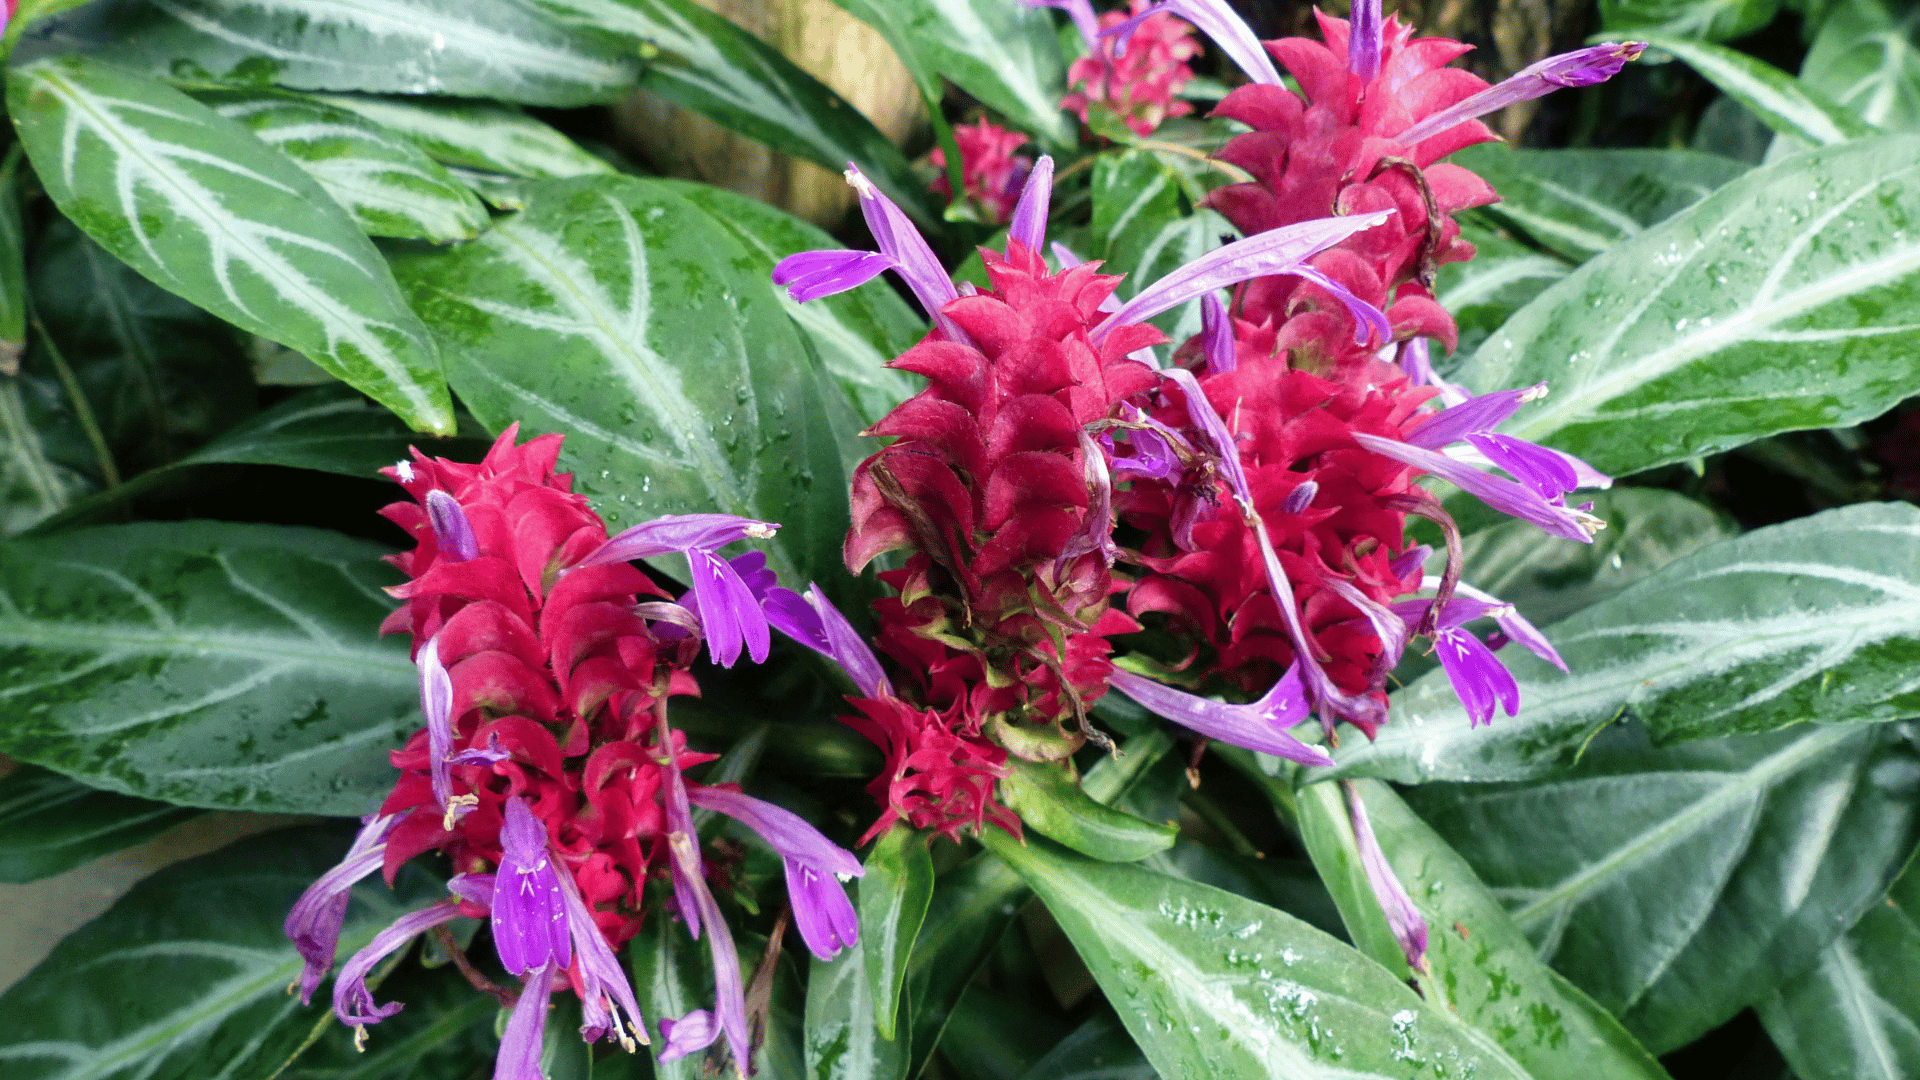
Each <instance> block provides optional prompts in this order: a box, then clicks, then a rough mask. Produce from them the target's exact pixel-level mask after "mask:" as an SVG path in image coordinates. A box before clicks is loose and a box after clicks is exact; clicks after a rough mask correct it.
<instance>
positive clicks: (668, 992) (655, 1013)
mask: <svg viewBox="0 0 1920 1080" xmlns="http://www.w3.org/2000/svg"><path fill="white" fill-rule="evenodd" d="M650 900H651V902H650V903H649V904H648V907H649V909H650V910H651V912H652V918H650V919H649V920H648V921H647V924H646V925H645V926H644V927H642V928H641V930H640V934H639V936H637V937H635V938H634V939H633V942H632V944H630V945H629V946H628V947H627V965H628V968H629V969H630V970H631V972H632V974H633V988H634V994H635V996H636V997H638V998H639V999H640V1013H641V1015H642V1016H643V1017H645V1021H646V1024H647V1035H648V1037H649V1038H650V1039H651V1040H652V1046H653V1050H652V1051H651V1052H652V1053H655V1054H657V1053H658V1049H659V1048H660V1047H662V1046H665V1045H666V1041H667V1036H666V1033H665V1032H664V1031H662V1030H660V1021H662V1020H678V1019H680V1018H681V1017H683V1016H685V1015H687V1014H688V1013H690V1012H692V1011H693V1010H695V1009H707V1010H709V1011H711V1010H712V1009H713V964H712V961H711V959H710V958H709V953H708V949H707V943H706V942H704V941H695V940H693V938H691V937H689V936H688V935H687V930H686V927H685V925H683V924H682V923H680V922H678V921H676V920H675V919H672V918H670V917H668V915H667V895H666V893H665V892H664V891H660V890H655V891H654V893H653V895H652V896H651V898H650ZM703 1057H704V1055H701V1054H690V1055H688V1056H686V1057H683V1058H679V1059H677V1060H674V1061H660V1060H658V1059H657V1057H656V1059H655V1061H654V1063H653V1067H654V1070H655V1075H657V1076H658V1077H659V1078H660V1080H700V1078H701V1076H702V1070H701V1061H702V1058H703Z"/></svg>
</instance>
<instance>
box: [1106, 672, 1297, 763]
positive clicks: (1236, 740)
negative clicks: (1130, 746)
mask: <svg viewBox="0 0 1920 1080" xmlns="http://www.w3.org/2000/svg"><path fill="white" fill-rule="evenodd" d="M1108 682H1109V683H1110V684H1111V685H1112V686H1113V687H1114V688H1115V689H1117V690H1119V691H1120V692H1121V693H1123V694H1125V695H1127V696H1128V697H1130V698H1132V699H1133V700H1135V701H1137V702H1139V703H1140V704H1141V705H1143V706H1145V707H1146V708H1148V709H1150V710H1152V711H1153V712H1154V713H1156V714H1158V715H1160V716H1163V717H1166V718H1167V719H1168V720H1171V721H1173V722H1174V723H1176V724H1179V725H1180V726H1182V727H1185V728H1190V729H1192V730H1193V731H1195V732H1197V733H1199V734H1201V735H1204V736H1206V737H1207V738H1209V739H1218V740H1220V741H1221V742H1224V743H1232V744H1233V745H1235V746H1243V747H1246V748H1247V749H1248V750H1258V751H1259V752H1261V753H1263V754H1272V755H1273V756H1275V757H1283V758H1286V759H1287V760H1288V761H1297V762H1299V763H1300V764H1302V765H1331V764H1333V758H1331V757H1328V756H1327V752H1326V751H1325V750H1322V749H1320V748H1319V747H1317V746H1309V745H1308V744H1306V743H1303V742H1301V741H1300V740H1299V739H1296V738H1294V737H1293V736H1292V735H1291V734H1289V733H1288V731H1287V729H1288V728H1290V727H1292V726H1293V725H1295V724H1297V723H1299V722H1300V721H1302V720H1304V719H1306V716H1307V696H1306V694H1305V693H1304V692H1303V691H1302V689H1301V685H1300V665H1298V664H1295V665H1294V666H1293V667H1290V668H1288V669H1287V673H1286V674H1285V675H1283V676H1281V677H1280V681H1279V682H1277V683H1275V684H1274V685H1273V689H1271V690H1268V691H1267V692H1266V694H1264V695H1263V696H1262V697H1261V698H1260V700H1258V701H1255V702H1252V703H1250V704H1246V705H1229V704H1227V703H1225V702H1220V701H1212V700H1209V699H1207V698H1203V697H1198V696H1196V695H1193V694H1189V693H1186V692H1185V691H1181V690H1175V689H1174V688H1173V687H1171V686H1162V685H1161V684H1159V683H1157V682H1154V681H1153V680H1152V679H1149V678H1146V677H1145V676H1141V675H1135V674H1134V673H1133V672H1131V671H1126V670H1124V669H1121V668H1115V669H1114V670H1113V674H1111V675H1110V676H1108Z"/></svg>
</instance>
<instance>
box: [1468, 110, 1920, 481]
mask: <svg viewBox="0 0 1920 1080" xmlns="http://www.w3.org/2000/svg"><path fill="white" fill-rule="evenodd" d="M1916 226H1920V138H1915V137H1912V136H1892V135H1887V136H1879V137H1877V138H1873V139H1865V140H1860V141H1857V142H1853V143H1849V144H1846V145H1842V146H1833V147H1827V148H1824V149H1821V150H1817V151H1813V152H1810V153H1807V154H1802V155H1796V156H1793V157H1789V158H1787V159H1786V160H1783V161H1781V162H1779V163H1778V164H1775V165H1773V166H1770V167H1767V168H1761V169H1755V170H1753V171H1751V172H1749V173H1746V174H1745V175H1743V176H1741V177H1739V178H1738V179H1736V180H1734V181H1733V182H1732V183H1730V184H1728V185H1726V186H1725V187H1723V188H1721V189H1720V190H1719V191H1718V192H1716V193H1715V194H1713V195H1712V196H1710V197H1709V198H1707V199H1705V200H1703V201H1702V202H1700V203H1698V204H1696V205H1694V206H1693V207H1692V208H1690V209H1688V210H1685V211H1682V212H1681V213H1680V214H1677V215H1675V216H1674V217H1672V218H1670V219H1668V220H1667V221H1666V222H1664V223H1663V224H1660V225H1657V226H1655V227H1653V228H1651V229H1648V230H1646V231H1645V232H1643V233H1641V234H1640V235H1638V236H1636V237H1634V238H1633V239H1631V240H1626V241H1623V242H1621V243H1619V244H1617V245H1615V246H1614V247H1613V248H1611V249H1610V250H1609V251H1608V252H1607V253H1606V254H1605V255H1602V256H1600V257H1598V258H1595V259H1593V260H1592V261H1590V262H1588V263H1587V264H1586V265H1585V266H1582V267H1581V268H1580V269H1579V270H1577V271H1575V272H1574V273H1573V274H1572V275H1570V276H1569V277H1567V278H1566V279H1565V280H1563V281H1561V282H1560V283H1559V284H1557V285H1555V286H1553V287H1552V288H1549V289H1548V290H1547V291H1546V292H1544V293H1542V294H1541V295H1540V296H1539V298H1538V299H1536V300H1534V301H1533V302H1532V303H1531V304H1528V305H1527V306H1526V307H1525V308H1523V309H1521V311H1520V312H1519V313H1517V314H1516V315H1515V316H1514V317H1513V319H1512V320H1511V321H1509V322H1508V323H1507V325H1506V326H1505V327H1503V328H1502V329H1501V331H1500V332H1499V333H1496V334H1494V335H1493V336H1492V337H1490V338H1488V339H1487V340H1486V342H1485V343H1483V344H1482V345H1481V346H1480V349H1479V351H1478V352H1476V353H1475V354H1474V355H1473V357H1472V358H1471V359H1469V360H1468V361H1467V362H1466V364H1464V365H1463V366H1462V367H1461V368H1460V370H1459V371H1458V372H1457V375H1456V377H1457V379H1458V380H1459V381H1461V382H1463V383H1465V384H1466V385H1467V386H1468V387H1469V388H1471V389H1474V390H1477V391H1483V392H1484V391H1488V390H1494V389H1499V388H1502V387H1511V386H1526V385H1529V384H1531V383H1537V382H1547V383H1549V384H1550V385H1551V387H1552V396H1551V397H1549V398H1547V399H1546V400H1545V401H1543V402H1540V403H1538V404H1535V405H1532V406H1529V407H1528V408H1527V409H1525V410H1523V411H1522V412H1521V413H1520V414H1519V415H1518V416H1516V417H1515V418H1514V420H1513V421H1512V422H1511V423H1510V424H1509V425H1508V426H1507V430H1509V431H1510V432H1511V433H1512V434H1515V435H1518V436H1521V437H1523V438H1528V439H1533V440H1536V441H1545V442H1548V443H1551V444H1552V445H1554V446H1556V447H1558V448H1560V449H1563V450H1567V451H1570V452H1572V453H1575V454H1578V455H1580V456H1581V457H1584V458H1586V459H1587V460H1588V461H1591V462H1592V463H1593V464H1594V465H1595V466H1596V467H1597V468H1599V469H1601V470H1602V471H1604V472H1609V473H1613V474H1624V473H1629V472H1633V471H1636V470H1639V469H1644V468H1649V467H1652V466H1654V465H1660V464H1664V463H1667V462H1671V461H1678V460H1683V459H1685V458H1689V457H1692V456H1695V455H1698V454H1703V453H1708V452H1711V451H1714V450H1721V449H1725V448H1728V447H1731V446H1737V445H1739V444H1740V443H1743V442H1747V441H1750V440H1752V439H1756V438H1760V437H1763V436H1766V435H1771V434H1774V433H1777V432H1780V431H1785V430H1791V429H1797V428H1814V427H1827V426H1832V425H1837V424H1845V423H1851V422H1855V421H1858V420H1863V419H1865V418H1867V417H1870V416H1873V415H1876V414H1877V413H1879V412H1881V411H1882V410H1884V409H1886V408H1888V407H1889V406H1891V405H1892V404H1893V403H1894V402H1896V401H1899V400H1900V399H1902V398H1904V397H1907V396H1908V395H1910V394H1912V393H1913V392H1914V390H1915V389H1916V387H1917V386H1920V379H1916V378H1915V376H1914V373H1913V367H1912V364H1911V363H1910V357H1911V354H1912V352H1913V350H1914V349H1915V348H1916V347H1920V321H1916V320H1915V319H1913V318H1912V317H1911V311H1912V309H1913V305H1914V304H1915V302H1916V299H1920V230H1917V229H1916Z"/></svg>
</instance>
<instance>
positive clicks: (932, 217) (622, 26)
mask: <svg viewBox="0 0 1920 1080" xmlns="http://www.w3.org/2000/svg"><path fill="white" fill-rule="evenodd" d="M535 3H536V5H537V6H538V7H539V8H540V9H541V10H542V11H545V12H547V13H548V14H549V15H551V16H553V17H554V19H555V20H556V21H558V22H560V23H562V24H565V25H569V26H574V27H578V28H580V29H583V30H587V31H589V32H600V33H605V34H607V35H610V36H612V37H613V38H614V39H616V40H618V41H619V42H620V44H621V46H622V47H623V48H624V49H628V50H634V51H637V52H638V54H639V55H640V57H641V58H642V59H643V60H645V61H646V64H645V66H644V67H643V68H642V69H641V73H640V86H641V88H642V89H644V90H648V91H651V92H653V93H655V94H658V95H659V96H661V97H663V98H665V99H667V100H668V101H671V102H673V103H675V104H677V105H680V106H683V107H685V108H687V109H691V110H692V111H694V112H697V113H699V114H700V115H702V116H705V117H706V118H707V119H709V120H712V121H713V122H714V123H716V124H719V125H720V126H721V127H724V128H728V129H730V130H733V131H737V132H739V133H741V134H742V135H745V136H747V137H748V138H751V139H757V140H759V141H760V142H763V143H766V144H767V145H768V146H771V147H773V148H774V149H775V150H779V151H782V152H783V153H788V154H792V155H793V156H795V157H797V158H801V159H803V160H806V161H811V162H813V163H814V164H815V165H819V166H821V167H822V168H825V169H828V170H830V171H832V172H835V173H838V172H840V171H841V170H843V169H845V168H846V167H847V163H848V162H849V161H851V162H853V163H854V164H855V165H858V166H859V167H860V171H861V172H863V173H865V174H866V175H867V178H868V179H870V180H872V181H873V182H874V184H875V185H876V186H878V187H879V188H880V190H881V191H883V192H885V193H886V194H887V196H888V197H889V198H891V199H892V200H893V201H894V202H896V203H899V204H900V207H901V209H903V210H905V211H907V213H909V214H911V215H912V216H913V217H914V218H915V219H917V220H918V221H920V222H922V223H923V224H926V225H937V224H938V223H939V221H940V214H939V210H938V209H937V208H936V206H935V204H934V199H933V196H932V193H931V192H930V191H929V190H928V188H927V184H926V181H924V180H923V179H921V178H920V176H919V174H917V173H915V172H914V171H913V169H912V167H911V166H909V165H908V164H907V159H906V158H905V157H904V156H903V155H902V154H901V153H900V151H899V149H898V148H897V147H895V146H894V145H893V143H891V142H889V141H888V140H887V137H886V136H885V135H883V134H881V132H880V129H879V128H877V127H874V126H873V122H872V121H870V120H868V119H867V118H866V117H865V116H863V115H862V114H861V113H860V110H858V109H856V108H854V107H853V106H851V105H849V104H847V103H846V101H844V100H842V99H841V97H840V95H838V94H836V93H834V92H833V90H831V89H829V88H828V87H827V86H826V85H825V84H823V83H821V82H820V80H818V79H816V78H814V77H813V76H812V75H809V74H807V72H806V71H805V70H804V69H802V68H801V67H800V66H799V65H798V64H795V63H794V62H793V61H791V60H789V59H787V58H786V57H785V56H783V55H781V54H780V51H779V50H778V49H775V48H774V47H772V46H771V45H768V44H767V43H765V42H763V41H761V40H760V39H759V38H756V37H754V36H753V35H752V34H749V33H747V32H746V31H745V30H742V29H741V28H740V27H738V26H736V25H735V24H734V23H732V22H731V21H729V20H728V19H726V18H724V17H723V16H720V15H717V14H715V13H713V12H711V11H708V10H706V9H705V8H703V7H701V6H699V5H698V4H696V3H693V2H692V0H535Z"/></svg>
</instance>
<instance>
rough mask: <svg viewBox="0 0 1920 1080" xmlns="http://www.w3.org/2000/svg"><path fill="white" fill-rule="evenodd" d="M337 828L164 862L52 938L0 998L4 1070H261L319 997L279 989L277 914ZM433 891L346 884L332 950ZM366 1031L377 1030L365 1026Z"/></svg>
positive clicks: (363, 938)
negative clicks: (349, 888) (305, 999)
mask: <svg viewBox="0 0 1920 1080" xmlns="http://www.w3.org/2000/svg"><path fill="white" fill-rule="evenodd" d="M345 846H346V845H345V844H344V842H342V837H341V835H340V833H339V832H338V831H337V830H320V829H301V830H297V831H280V832H275V833H272V834H269V835H266V836H261V837H255V838H252V839H249V840H246V841H242V842H241V843H239V844H236V845H234V846H232V847H230V848H227V849H225V850H222V851H218V852H215V853H214V854H211V855H205V856H202V857H200V858H197V859H190V860H188V861H186V862H183V863H180V864H178V865H175V866H172V867H169V868H167V869H165V870H162V871H161V872H160V873H158V874H155V875H154V876H152V877H150V878H148V879H146V880H145V881H142V882H141V883H139V884H138V885H135V886H134V887H133V891H131V892H129V893H128V894H127V895H126V896H124V897H122V898H121V899H120V901H119V902H118V903H116V904H115V905H114V906H113V907H112V908H110V909H108V911H107V913H106V914H104V915H102V916H100V917H99V918H98V919H95V920H94V921H92V922H90V923H88V924H87V925H86V926H84V927H82V928H80V929H79V930H77V931H75V932H74V933H73V934H72V935H71V936H69V937H68V938H67V939H66V940H64V941H62V942H61V943H60V944H59V945H58V946H57V947H56V948H55V949H54V950H53V953H52V954H51V955H50V956H48V957H47V959H46V960H45V961H43V962H42V963H41V964H40V966H39V967H36V968H34V969H33V971H32V972H30V973H29V974H28V975H27V976H26V978H25V979H23V980H21V982H19V983H18V984H16V985H15V986H14V987H13V988H12V989H10V990H8V991H7V992H6V993H5V994H4V995H0V1014H4V1015H5V1016H6V1017H7V1024H6V1025H5V1027H4V1028H0V1070H3V1071H5V1073H6V1075H7V1077H8V1080H42V1078H53V1077H59V1078H61V1080H107V1078H111V1077H150V1076H154V1075H156V1074H157V1075H163V1076H181V1077H185V1076H213V1075H216V1074H218V1075H223V1076H235V1077H260V1078H264V1077H267V1076H269V1075H271V1074H272V1073H273V1072H274V1071H275V1067H276V1066H278V1065H279V1064H281V1063H282V1062H283V1061H285V1060H286V1059H287V1058H288V1056H289V1055H290V1054H291V1053H292V1052H293V1051H294V1050H295V1049H296V1048H297V1047H299V1046H300V1045H301V1043H302V1042H303V1041H304V1040H305V1039H306V1037H307V1035H308V1033H309V1031H311V1030H312V1028H313V1027H314V1023H315V1021H316V1020H320V1021H321V1022H322V1023H323V1024H331V1022H332V1021H331V1018H330V1017H327V1016H326V1006H325V1005H324V1004H323V1003H322V1002H320V1001H316V1002H315V1003H314V1004H313V1005H312V1006H311V1007H304V1008H303V1007H302V1006H301V1004H300V1002H299V999H297V998H294V997H291V996H289V995H288V994H287V987H288V985H289V984H291V983H292V982H293V981H294V979H295V978H296V977H297V976H298V975H299V973H300V968H301V960H300V955H299V953H297V952H295V951H294V948H293V943H292V942H291V941H289V940H288V939H287V936H286V933H285V931H284V930H283V929H282V927H281V924H282V922H283V921H284V920H285V919H286V916H287V910H288V909H289V908H291V907H292V906H293V902H294V900H295V899H297V898H298V897H299V895H300V893H301V891H302V890H304V889H305V888H306V887H307V886H308V885H309V884H311V883H312V882H313V880H314V879H315V878H317V877H319V876H320V875H321V874H322V873H324V872H326V870H327V869H328V868H329V867H330V866H331V865H332V864H333V862H334V860H335V859H337V858H338V857H339V855H340V853H341V852H342V851H343V850H344V849H345ZM433 891H435V890H434V889H433V888H430V887H429V883H427V882H425V881H424V875H423V876H422V877H421V878H416V879H415V880H414V882H413V884H412V886H411V887H409V888H407V889H406V890H405V895H404V896H403V897H398V898H397V897H395V895H394V894H393V893H392V892H390V891H389V890H388V889H387V887H386V886H385V885H383V884H381V883H380V881H379V880H378V879H377V878H376V879H374V880H372V881H371V883H369V884H365V885H362V886H360V887H359V888H356V889H355V890H353V897H354V901H355V902H354V903H353V904H352V906H351V907H350V908H349V909H348V913H347V921H346V925H345V928H344V930H343V932H342V933H341V936H340V949H341V956H342V957H344V956H346V955H348V954H349V953H350V952H351V951H352V950H355V949H358V948H359V947H360V946H361V945H364V944H366V942H367V941H368V940H370V939H371V938H372V937H373V935H374V933H375V932H376V931H377V930H379V929H380V928H381V927H383V926H385V925H386V924H387V923H389V922H391V921H392V920H393V919H394V917H395V916H397V915H398V914H400V912H401V910H402V909H403V908H404V907H410V906H416V905H417V904H418V902H419V901H420V900H423V899H425V898H426V896H428V895H431V893H432V892H433ZM376 1038H377V1035H376Z"/></svg>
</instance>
